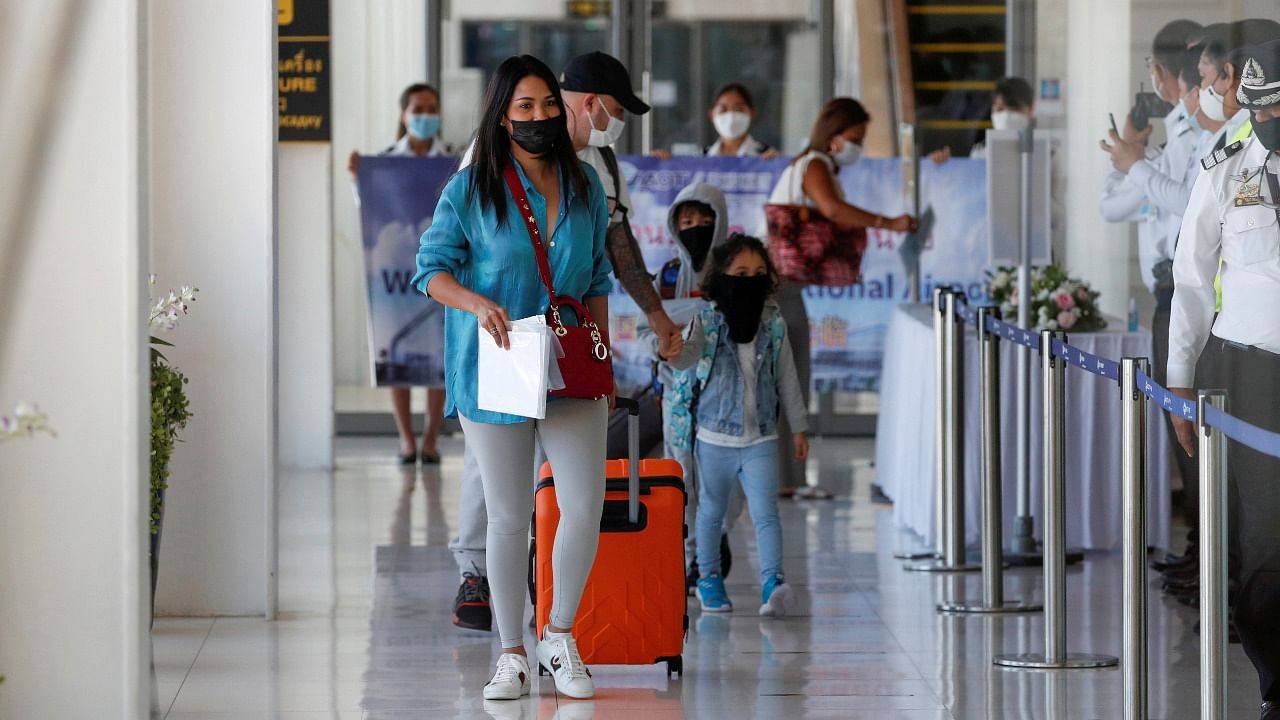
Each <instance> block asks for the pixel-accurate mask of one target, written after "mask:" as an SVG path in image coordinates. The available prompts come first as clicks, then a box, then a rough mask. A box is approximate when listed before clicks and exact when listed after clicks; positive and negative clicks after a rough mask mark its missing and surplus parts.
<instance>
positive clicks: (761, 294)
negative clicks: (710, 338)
mask: <svg viewBox="0 0 1280 720" xmlns="http://www.w3.org/2000/svg"><path fill="white" fill-rule="evenodd" d="M770 285H771V283H770V280H769V276H768V275H720V276H718V277H717V278H716V279H715V285H714V290H715V294H716V307H717V308H718V309H719V310H720V312H721V313H723V314H724V319H725V321H726V322H728V323H729V337H730V338H731V339H732V340H733V341H734V342H736V343H749V342H751V341H752V340H754V339H755V337H756V331H757V330H759V329H760V316H761V315H763V314H764V301H765V300H767V299H768V297H769V290H770V289H771V288H770Z"/></svg>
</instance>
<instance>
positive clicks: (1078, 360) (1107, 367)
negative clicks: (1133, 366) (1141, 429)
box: [956, 302, 1280, 458]
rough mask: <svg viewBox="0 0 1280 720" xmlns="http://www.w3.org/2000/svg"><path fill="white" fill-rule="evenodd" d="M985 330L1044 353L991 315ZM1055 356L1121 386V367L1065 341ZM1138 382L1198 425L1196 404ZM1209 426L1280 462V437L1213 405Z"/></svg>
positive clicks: (966, 312)
mask: <svg viewBox="0 0 1280 720" xmlns="http://www.w3.org/2000/svg"><path fill="white" fill-rule="evenodd" d="M956 314H957V315H959V316H960V318H961V319H962V320H964V321H965V322H967V323H969V324H971V325H976V324H977V320H978V314H977V312H976V311H974V310H973V309H972V308H970V307H969V306H968V304H967V303H963V302H961V303H957V305H956ZM981 330H982V331H984V332H988V333H991V334H992V335H995V336H997V337H1001V338H1004V339H1006V340H1010V341H1012V342H1015V343H1018V344H1019V345H1024V346H1026V347H1028V348H1031V349H1032V350H1039V349H1040V336H1039V334H1038V333H1034V332H1032V331H1030V330H1026V329H1024V328H1021V327H1018V326H1017V325H1013V324H1010V323H1006V322H1001V321H999V320H997V319H995V318H994V317H992V316H990V315H988V316H986V327H984V328H981ZM1051 352H1053V355H1054V357H1059V358H1062V359H1063V360H1066V361H1067V362H1068V363H1069V364H1071V365H1074V366H1075V367H1078V368H1080V369H1082V370H1085V371H1087V372H1090V373H1092V374H1094V375H1099V376H1102V377H1105V378H1109V379H1111V380H1115V381H1117V382H1119V381H1120V363H1118V362H1116V361H1114V360H1110V359H1108V358H1104V357H1100V356H1098V355H1094V354H1093V353H1088V352H1085V351H1084V350H1081V349H1080V348H1078V347H1075V346H1073V345H1069V344H1067V343H1064V342H1062V341H1061V340H1054V341H1053V347H1052V349H1051ZM1135 381H1136V382H1137V385H1138V390H1139V391H1140V392H1141V393H1142V394H1143V395H1146V396H1147V397H1149V398H1151V399H1152V400H1153V401H1155V403H1156V404H1157V405H1159V406H1160V409H1161V410H1164V411H1165V412H1167V413H1171V414H1173V415H1176V416H1178V417H1180V418H1182V419H1184V420H1190V421H1191V422H1196V421H1197V420H1196V418H1197V416H1198V412H1197V410H1196V405H1197V403H1196V401H1194V400H1188V399H1186V398H1184V397H1180V396H1178V395H1174V394H1173V393H1172V392H1169V390H1168V388H1166V387H1164V386H1163V385H1161V384H1160V383H1158V382H1156V381H1155V380H1154V379H1153V378H1152V377H1151V376H1150V375H1147V374H1146V373H1144V372H1142V371H1141V370H1138V371H1137V377H1136V378H1135ZM1205 424H1207V425H1209V426H1210V427H1215V428H1217V429H1218V430H1220V431H1222V434H1223V435H1226V436H1227V437H1229V438H1231V439H1232V440H1235V441H1236V442H1238V443H1240V444H1242V445H1246V446H1248V447H1250V448H1253V449H1254V450H1256V451H1258V452H1260V453H1263V454H1264V455H1270V456H1272V457H1276V458H1280V433H1277V432H1272V431H1270V430H1265V429H1263V428H1260V427H1258V426H1256V425H1250V424H1249V423H1247V422H1245V421H1244V420H1241V419H1240V418H1237V417H1234V416H1232V415H1228V414H1227V413H1225V412H1223V411H1221V410H1219V409H1218V408H1216V407H1213V406H1212V405H1209V406H1206V408H1205Z"/></svg>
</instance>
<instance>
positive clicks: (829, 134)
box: [791, 97, 871, 164]
mask: <svg viewBox="0 0 1280 720" xmlns="http://www.w3.org/2000/svg"><path fill="white" fill-rule="evenodd" d="M869 122H871V115H870V114H869V113H868V112H867V109H866V108H864V107H863V106H862V103H860V102H858V101H857V100H854V99H853V98H847V97H838V98H832V99H830V100H828V101H827V103H826V104H825V105H823V106H822V110H820V111H819V112H818V119H817V120H814V121H813V130H812V131H810V133H809V144H808V145H806V146H805V148H804V150H801V151H800V154H799V155H796V156H795V157H793V158H791V162H792V163H793V164H794V163H795V162H796V161H797V160H799V159H800V158H802V157H804V156H805V155H808V154H809V153H810V152H811V151H813V150H817V151H818V152H829V151H830V147H831V138H833V137H835V136H837V135H839V134H840V133H842V132H844V131H845V130H848V129H849V128H851V127H853V126H854V125H865V124H866V123H869Z"/></svg>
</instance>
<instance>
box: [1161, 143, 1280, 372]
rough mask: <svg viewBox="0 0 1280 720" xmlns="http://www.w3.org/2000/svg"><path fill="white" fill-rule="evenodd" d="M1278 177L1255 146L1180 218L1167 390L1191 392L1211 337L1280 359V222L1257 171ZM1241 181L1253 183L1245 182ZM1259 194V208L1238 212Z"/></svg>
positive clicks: (1219, 171) (1204, 187)
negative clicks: (1218, 288) (1218, 290)
mask: <svg viewBox="0 0 1280 720" xmlns="http://www.w3.org/2000/svg"><path fill="white" fill-rule="evenodd" d="M1264 163H1266V164H1267V167H1268V168H1269V170H1270V172H1272V173H1280V158H1278V157H1277V156H1276V154H1275V153H1271V152H1268V151H1267V149H1266V148H1264V147H1262V144H1261V143H1259V142H1258V141H1257V138H1252V137H1251V138H1249V139H1248V140H1246V141H1245V144H1244V148H1243V149H1242V150H1240V151H1239V152H1237V153H1236V154H1235V155H1233V156H1231V157H1230V158H1227V159H1226V160H1224V161H1222V162H1220V163H1218V164H1217V165H1215V166H1213V167H1212V168H1210V169H1208V170H1206V171H1204V172H1202V173H1200V176H1199V178H1197V180H1196V183H1195V187H1194V188H1193V189H1192V191H1191V201H1190V203H1189V204H1188V205H1187V212H1186V215H1184V216H1183V218H1182V236H1181V239H1180V240H1179V241H1178V249H1177V252H1176V254H1175V255H1174V259H1173V278H1174V284H1175V286H1176V290H1175V291H1174V295H1173V310H1172V314H1171V316H1170V318H1169V366H1168V369H1169V386H1170V387H1187V388H1189V387H1192V386H1193V384H1194V382H1195V367H1196V360H1197V359H1198V358H1199V356H1200V351H1201V349H1203V347H1204V343H1205V342H1206V341H1207V340H1208V335H1209V331H1210V325H1211V324H1212V330H1213V335H1214V336H1215V337H1219V338H1222V339H1223V340H1229V341H1231V342H1236V343H1240V344H1242V345H1251V346H1254V347H1257V348H1260V349H1262V350H1266V351H1268V352H1273V353H1280V310H1278V308H1280V222H1278V221H1277V218H1276V203H1277V202H1278V201H1280V198H1276V197H1273V195H1272V193H1271V190H1270V188H1269V187H1268V185H1267V178H1266V176H1265V174H1264V173H1260V172H1259V169H1260V168H1262V167H1263V164H1264ZM1244 178H1249V179H1248V180H1245V179H1244ZM1247 185H1248V186H1252V185H1256V186H1257V192H1258V195H1259V197H1260V198H1261V203H1259V204H1256V205H1243V206H1237V205H1236V202H1235V200H1236V198H1237V197H1247V196H1249V195H1250V191H1249V190H1248V189H1246V188H1243V187H1242V186H1247ZM1219 259H1221V260H1222V271H1221V272H1222V312H1221V313H1219V314H1218V318H1217V320H1214V317H1213V312H1214V305H1215V303H1216V294H1215V292H1214V289H1213V279H1214V276H1216V275H1217V274H1218V265H1219V263H1218V261H1219Z"/></svg>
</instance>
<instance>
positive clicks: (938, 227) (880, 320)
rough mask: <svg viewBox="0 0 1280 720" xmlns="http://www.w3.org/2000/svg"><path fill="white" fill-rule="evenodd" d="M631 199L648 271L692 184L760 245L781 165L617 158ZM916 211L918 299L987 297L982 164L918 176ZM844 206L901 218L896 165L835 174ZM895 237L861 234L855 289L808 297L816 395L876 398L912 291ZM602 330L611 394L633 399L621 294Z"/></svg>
mask: <svg viewBox="0 0 1280 720" xmlns="http://www.w3.org/2000/svg"><path fill="white" fill-rule="evenodd" d="M620 161H621V167H622V172H623V174H624V175H625V176H626V179H627V182H628V184H629V186H630V189H631V223H632V227H633V229H634V231H635V233H636V237H637V238H638V239H639V241H640V246H641V250H642V252H643V253H644V258H645V264H646V265H647V266H648V267H649V269H650V270H651V271H654V270H656V269H658V268H660V267H662V264H663V263H665V262H666V261H667V260H669V259H671V258H672V257H674V256H675V245H674V242H675V240H674V238H673V237H672V235H671V232H670V230H669V229H668V228H667V211H668V208H669V207H670V206H671V203H672V202H673V201H674V200H675V197H676V195H677V194H678V193H679V192H680V190H681V189H682V188H684V187H685V186H686V185H688V184H690V183H693V182H698V181H701V182H707V183H710V184H712V185H715V186H717V187H719V188H720V189H721V190H722V191H723V192H724V194H725V200H726V201H727V204H728V212H729V227H730V231H731V232H733V231H738V232H745V233H748V234H751V235H755V236H757V237H760V238H763V237H764V235H765V217H764V205H765V203H766V202H767V201H768V199H769V194H770V193H771V192H772V190H773V186H774V184H776V182H777V178H778V176H779V175H780V174H781V172H782V170H783V168H785V167H786V166H787V163H788V160H786V159H777V160H758V159H752V158H705V157H679V158H674V159H672V160H668V161H662V160H658V159H656V158H650V157H623V158H620ZM921 175H922V177H921V193H920V197H921V206H922V208H924V210H923V211H922V215H923V214H926V213H927V214H929V215H931V217H932V220H933V222H932V223H931V225H930V226H929V227H930V228H931V232H930V233H929V237H928V238H926V239H925V244H924V248H925V249H924V253H923V254H922V256H921V259H920V272H921V291H922V293H923V294H924V297H929V296H930V295H931V294H932V291H933V286H934V285H939V284H940V285H948V286H959V287H962V288H964V289H965V291H966V292H967V293H968V295H969V297H970V298H971V299H972V300H973V301H975V302H976V301H979V300H981V299H982V297H983V296H984V294H985V288H984V281H983V278H984V273H985V269H986V268H985V266H984V261H985V258H986V235H987V232H986V207H987V206H986V190H985V188H986V184H985V178H986V163H985V162H984V161H981V160H970V159H953V160H949V161H947V162H946V163H944V164H942V165H934V164H933V163H928V162H926V163H924V164H923V166H922V167H921ZM840 184H841V186H842V187H843V188H844V192H845V197H846V199H847V200H848V201H849V202H850V203H853V204H854V205H857V206H859V207H861V208H864V209H866V210H870V211H872V212H876V213H881V214H884V215H889V216H894V215H899V214H902V213H904V212H906V211H907V210H908V209H909V208H908V204H907V201H906V197H905V193H904V191H903V181H902V166H901V163H900V161H898V160H894V159H867V160H863V161H861V162H859V163H857V164H856V165H854V166H853V167H850V168H845V169H844V170H843V171H842V172H841V173H840ZM903 239H904V236H903V235H902V234H901V233H895V232H891V231H888V230H874V229H872V230H869V231H868V246H867V254H866V256H865V257H864V258H863V262H862V273H863V281H862V283H860V284H858V285H849V286H846V287H810V288H806V289H805V292H804V298H805V306H806V307H807V308H808V310H809V320H810V341H811V351H812V360H813V383H814V387H815V389H817V390H819V391H846V392H849V391H858V390H870V391H875V390H878V389H879V380H880V364H881V359H882V358H883V355H884V336H885V332H886V330H887V328H888V322H889V317H890V312H891V310H892V308H893V306H894V305H895V304H897V303H901V302H908V301H910V300H911V298H910V297H909V293H910V287H909V284H908V278H907V274H906V270H905V269H904V267H903V262H902V259H901V257H900V256H899V249H900V245H901V243H902V241H903ZM610 316H611V318H610V320H611V329H612V338H613V342H614V348H615V373H616V375H617V376H618V380H619V389H620V390H621V391H623V392H625V393H634V392H635V391H637V390H638V389H639V388H641V387H644V386H645V385H647V384H648V383H649V382H650V378H651V373H652V356H651V354H650V352H649V349H648V347H647V346H646V345H644V344H643V343H641V342H639V340H640V338H639V329H640V328H641V327H643V325H644V318H643V315H642V314H641V313H640V312H639V309H638V308H637V307H636V305H635V303H634V302H632V301H631V299H630V298H629V297H628V296H627V295H626V294H625V293H623V292H622V290H621V287H620V286H619V287H618V288H617V290H616V292H615V294H614V295H613V297H611V298H610Z"/></svg>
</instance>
